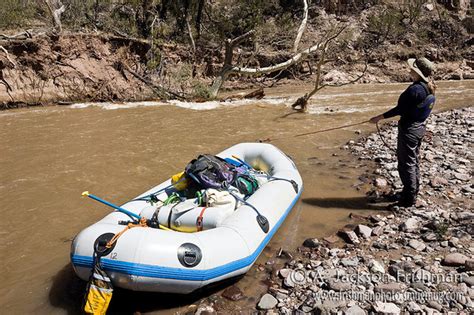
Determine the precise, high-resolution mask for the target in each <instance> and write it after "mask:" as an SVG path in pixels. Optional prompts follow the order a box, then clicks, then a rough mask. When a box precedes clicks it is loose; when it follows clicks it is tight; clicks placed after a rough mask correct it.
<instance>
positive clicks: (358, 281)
mask: <svg viewBox="0 0 474 315" xmlns="http://www.w3.org/2000/svg"><path fill="white" fill-rule="evenodd" d="M427 129H428V131H429V132H428V133H427V137H426V141H425V143H424V144H423V147H422V153H421V156H420V158H421V172H422V177H423V182H422V187H421V193H420V198H419V199H420V200H419V202H418V203H417V206H416V207H412V208H406V209H404V208H400V209H397V208H395V210H394V212H389V211H387V212H381V213H380V214H376V215H371V216H370V217H362V216H356V215H354V219H355V220H357V221H358V222H356V223H359V224H354V225H350V226H346V227H345V228H344V229H342V230H341V231H340V232H339V233H338V235H332V236H329V237H326V238H324V239H322V240H317V239H314V238H310V239H307V240H306V241H305V242H304V244H303V246H302V247H300V248H298V254H297V255H296V257H295V258H293V259H291V260H290V261H288V262H287V264H286V265H285V266H284V267H283V268H281V269H274V270H273V271H272V272H271V275H270V285H269V289H268V293H266V294H265V295H263V296H262V297H261V298H260V300H259V302H258V304H257V306H256V307H257V309H259V310H261V311H262V312H266V313H267V314H277V313H279V314H292V313H295V312H297V313H320V314H341V313H342V314H369V313H372V314H373V313H376V314H400V313H414V314H417V313H426V314H435V313H445V312H448V311H453V312H456V313H457V314H469V313H471V312H472V311H474V303H473V300H474V243H473V241H472V237H473V235H474V212H473V211H472V204H473V196H474V195H473V192H474V186H473V182H472V163H473V162H474V161H473V160H474V154H473V153H472V152H473V139H474V138H473V132H474V109H473V108H472V107H470V108H465V109H458V110H453V111H449V112H444V113H439V114H435V115H432V117H431V118H430V121H429V123H428V127H427ZM381 136H382V137H383V138H384V139H385V142H386V144H387V146H384V145H383V144H382V141H381V139H380V137H379V135H377V134H372V135H370V136H368V137H364V138H361V139H359V140H358V141H350V142H349V143H348V144H347V145H346V146H344V148H343V149H346V150H351V152H352V153H353V154H354V155H355V156H356V157H357V158H358V159H360V160H373V161H375V163H376V168H375V170H371V171H370V174H371V175H367V176H366V178H368V179H370V180H371V182H372V183H373V185H372V189H371V190H369V191H368V192H367V194H368V197H369V199H370V200H371V201H372V202H376V203H379V202H384V201H385V200H384V198H383V197H384V196H385V195H388V194H391V193H393V192H394V191H396V190H398V189H400V188H401V183H400V181H399V178H398V174H397V170H396V156H395V153H394V152H393V151H391V149H390V148H392V149H394V148H396V124H395V123H391V124H388V125H387V126H385V128H383V130H382V131H381ZM374 174H375V175H374Z"/></svg>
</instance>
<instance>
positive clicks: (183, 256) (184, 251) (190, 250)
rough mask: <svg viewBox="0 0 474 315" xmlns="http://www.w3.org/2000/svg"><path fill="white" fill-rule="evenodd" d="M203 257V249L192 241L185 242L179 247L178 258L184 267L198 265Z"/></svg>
mask: <svg viewBox="0 0 474 315" xmlns="http://www.w3.org/2000/svg"><path fill="white" fill-rule="evenodd" d="M201 259H202V253H201V250H200V249H199V247H197V246H196V245H194V244H192V243H184V244H183V245H181V246H180V247H179V248H178V260H179V262H180V263H181V265H183V266H184V267H187V268H191V267H194V266H197V265H198V264H199V263H200V262H201Z"/></svg>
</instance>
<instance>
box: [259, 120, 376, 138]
mask: <svg viewBox="0 0 474 315" xmlns="http://www.w3.org/2000/svg"><path fill="white" fill-rule="evenodd" d="M368 122H369V121H368V120H364V121H361V122H358V123H354V124H349V125H343V126H338V127H333V128H328V129H322V130H316V131H311V132H305V133H300V134H296V135H294V136H292V137H293V138H297V137H304V136H307V135H314V134H317V133H323V132H328V131H333V130H338V129H344V128H348V127H354V126H359V125H363V124H365V123H368ZM288 138H289V137H283V138H276V139H270V138H267V139H265V140H259V142H270V141H275V140H282V139H288Z"/></svg>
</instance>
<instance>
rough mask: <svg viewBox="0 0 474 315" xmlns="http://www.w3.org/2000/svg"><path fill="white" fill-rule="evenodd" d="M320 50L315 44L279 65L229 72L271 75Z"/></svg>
mask: <svg viewBox="0 0 474 315" xmlns="http://www.w3.org/2000/svg"><path fill="white" fill-rule="evenodd" d="M320 48H321V44H316V45H314V46H311V47H309V48H307V49H305V50H303V51H302V52H300V53H297V54H296V55H294V56H293V57H291V58H290V59H288V60H286V61H284V62H281V63H279V64H276V65H274V66H269V67H263V68H242V67H232V68H231V69H230V71H231V72H232V73H239V74H247V75H261V74H265V73H271V72H275V71H279V70H282V69H286V68H288V67H290V66H292V65H294V64H296V63H298V62H300V61H301V60H304V59H305V58H306V57H307V56H308V55H310V54H312V53H314V52H315V51H317V50H319V49H320Z"/></svg>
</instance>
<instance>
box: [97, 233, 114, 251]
mask: <svg viewBox="0 0 474 315" xmlns="http://www.w3.org/2000/svg"><path fill="white" fill-rule="evenodd" d="M114 236H115V234H114V233H104V234H102V235H100V236H99V237H98V238H97V239H96V240H95V242H94V252H95V253H96V254H97V256H100V257H102V256H106V255H108V254H110V252H112V250H113V249H114V247H115V244H116V243H114V244H112V246H111V247H110V248H108V247H107V243H108V242H109V241H110V240H111V239H112V238H113V237H114Z"/></svg>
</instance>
